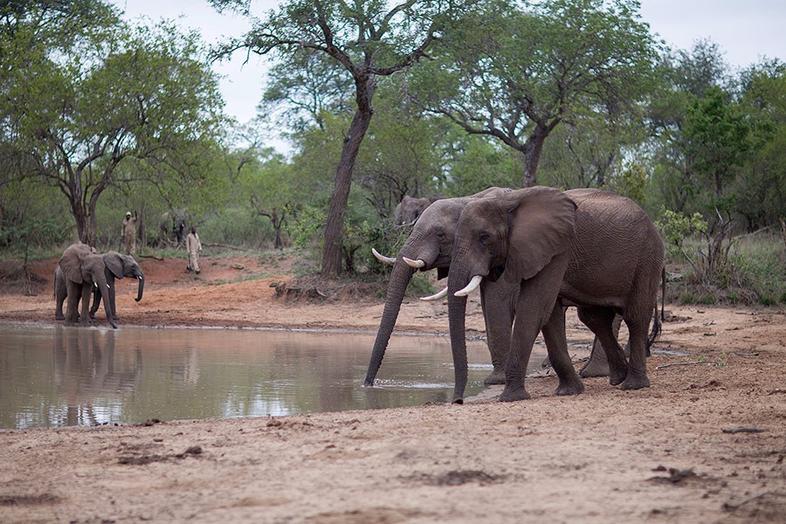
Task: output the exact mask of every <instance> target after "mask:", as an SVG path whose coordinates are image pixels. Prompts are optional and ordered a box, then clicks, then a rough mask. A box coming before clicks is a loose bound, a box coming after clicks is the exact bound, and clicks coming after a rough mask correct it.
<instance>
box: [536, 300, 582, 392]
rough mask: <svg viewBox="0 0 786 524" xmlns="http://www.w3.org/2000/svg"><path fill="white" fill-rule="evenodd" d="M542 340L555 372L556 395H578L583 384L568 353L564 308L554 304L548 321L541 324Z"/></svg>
mask: <svg viewBox="0 0 786 524" xmlns="http://www.w3.org/2000/svg"><path fill="white" fill-rule="evenodd" d="M542 331H543V340H544V341H545V342H546V349H547V350H548V353H549V360H550V361H551V365H552V366H553V367H554V371H556V372H557V377H558V378H559V386H558V387H557V391H556V392H555V394H556V395H578V394H579V393H581V392H583V391H584V384H582V383H581V379H580V378H579V376H578V374H576V370H575V368H574V367H573V363H572V362H571V361H570V355H569V354H568V339H567V338H566V336H565V308H564V307H562V304H559V303H557V304H555V305H554V309H553V310H552V312H551V317H549V320H548V322H546V324H545V325H544V326H543V329H542Z"/></svg>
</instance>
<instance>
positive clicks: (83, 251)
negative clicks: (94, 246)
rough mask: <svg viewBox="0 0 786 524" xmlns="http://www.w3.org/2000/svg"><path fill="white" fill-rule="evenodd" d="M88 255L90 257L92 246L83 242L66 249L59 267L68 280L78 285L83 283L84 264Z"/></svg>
mask: <svg viewBox="0 0 786 524" xmlns="http://www.w3.org/2000/svg"><path fill="white" fill-rule="evenodd" d="M88 255H90V246H88V245H87V244H83V243H81V242H78V243H76V244H71V245H70V246H68V247H67V248H66V250H65V251H64V252H63V256H62V257H60V262H59V263H58V265H59V266H60V269H61V271H62V272H63V275H64V276H65V278H66V279H67V280H69V281H71V282H74V283H76V284H81V283H82V282H83V280H82V262H83V260H84V258H85V257H86V256H88Z"/></svg>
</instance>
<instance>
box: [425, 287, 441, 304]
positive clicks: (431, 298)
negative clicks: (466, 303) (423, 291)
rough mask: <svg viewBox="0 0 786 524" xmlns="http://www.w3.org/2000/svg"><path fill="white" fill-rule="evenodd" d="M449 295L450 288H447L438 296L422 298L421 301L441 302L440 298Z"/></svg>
mask: <svg viewBox="0 0 786 524" xmlns="http://www.w3.org/2000/svg"><path fill="white" fill-rule="evenodd" d="M447 294H448V288H447V287H446V288H445V289H443V290H442V291H440V292H439V293H437V294H436V295H431V296H428V297H421V299H420V300H422V301H424V302H431V301H432V300H439V299H440V298H442V297H444V296H445V295H447Z"/></svg>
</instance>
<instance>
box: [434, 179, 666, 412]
mask: <svg viewBox="0 0 786 524" xmlns="http://www.w3.org/2000/svg"><path fill="white" fill-rule="evenodd" d="M451 258H452V260H453V263H452V265H451V271H450V275H449V277H448V309H449V320H450V337H451V349H452V351H453V360H454V368H455V374H456V384H455V390H454V401H456V402H461V399H462V398H463V395H464V389H465V386H466V381H467V354H466V341H465V330H464V316H465V313H466V296H467V295H468V294H469V293H470V292H472V291H473V290H474V289H476V288H477V287H478V286H482V285H483V283H484V282H487V281H489V280H490V281H496V282H504V283H506V284H507V285H512V286H515V287H517V288H518V297H517V299H516V303H515V308H514V315H515V323H514V325H513V332H512V337H511V342H510V351H509V352H508V355H507V359H506V363H505V389H504V391H503V393H502V395H501V396H500V400H502V401H513V400H522V399H525V398H527V397H528V395H527V392H526V389H525V388H524V376H525V375H526V368H527V364H528V361H529V356H530V353H531V351H532V345H533V343H534V341H535V337H536V336H537V334H538V332H539V331H543V336H544V340H545V342H546V347H547V349H548V352H549V358H550V360H551V363H552V365H553V366H554V369H555V371H556V372H557V376H558V377H559V386H558V388H557V394H577V393H580V392H581V391H582V390H583V385H582V383H581V379H580V378H579V377H578V375H577V374H576V371H575V370H574V368H573V366H572V364H571V362H570V357H569V355H568V351H567V340H566V338H565V309H566V307H568V306H578V313H579V319H580V320H581V321H582V322H583V323H584V324H586V325H587V326H588V327H589V328H590V329H591V330H592V331H593V333H595V335H596V336H597V337H598V339H599V340H600V342H601V344H602V347H603V348H604V350H605V352H606V358H607V360H608V363H609V368H610V374H609V382H610V383H611V384H612V385H618V384H621V387H622V389H639V388H643V387H647V386H649V379H648V378H647V373H646V357H645V353H646V344H647V329H648V326H649V320H650V317H651V315H652V312H653V311H654V310H655V308H656V301H657V290H658V284H659V282H660V278H661V272H662V268H663V243H662V241H661V239H660V236H659V234H658V232H657V230H656V229H655V226H654V224H653V223H652V221H651V220H650V219H649V217H648V216H647V214H646V213H645V212H644V211H643V210H642V209H641V208H640V207H639V206H638V205H637V204H636V203H635V202H633V201H632V200H630V199H628V198H625V197H621V196H619V195H616V194H614V193H610V192H607V191H601V190H596V189H577V190H570V191H566V192H561V191H559V190H556V189H552V188H546V187H535V188H528V189H521V190H517V191H511V192H509V193H506V194H502V195H498V196H495V197H493V198H484V199H476V200H474V201H472V202H469V203H468V204H467V205H466V206H465V207H464V209H463V211H462V213H461V216H460V218H459V222H458V225H457V229H456V236H455V242H454V245H453V252H452V255H451ZM615 312H619V313H621V314H622V316H623V318H624V320H625V323H626V325H627V326H628V331H629V333H630V346H631V351H630V363H629V364H628V362H626V360H625V355H624V353H623V350H622V348H621V347H620V346H619V344H618V343H617V340H616V338H615V337H614V335H613V332H612V322H613V320H614V315H615Z"/></svg>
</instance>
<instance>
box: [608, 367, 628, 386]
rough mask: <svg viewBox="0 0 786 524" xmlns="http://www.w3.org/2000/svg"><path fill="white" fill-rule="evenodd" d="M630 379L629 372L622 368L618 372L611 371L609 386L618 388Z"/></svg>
mask: <svg viewBox="0 0 786 524" xmlns="http://www.w3.org/2000/svg"><path fill="white" fill-rule="evenodd" d="M627 377H628V370H627V369H626V368H620V369H618V370H613V369H610V370H609V384H611V385H612V386H618V385H620V384H622V383H623V382H624V381H625V380H626V379H627Z"/></svg>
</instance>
